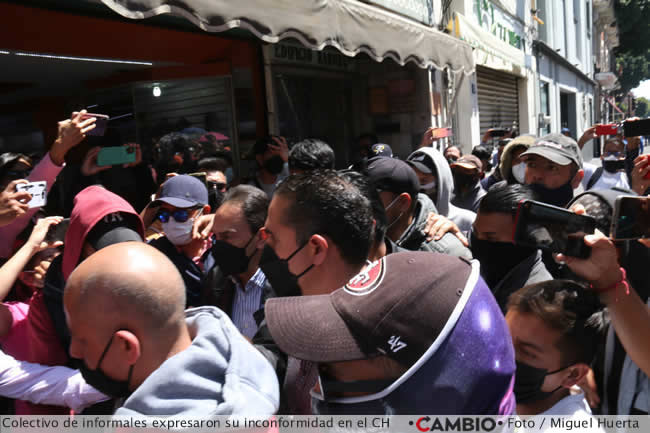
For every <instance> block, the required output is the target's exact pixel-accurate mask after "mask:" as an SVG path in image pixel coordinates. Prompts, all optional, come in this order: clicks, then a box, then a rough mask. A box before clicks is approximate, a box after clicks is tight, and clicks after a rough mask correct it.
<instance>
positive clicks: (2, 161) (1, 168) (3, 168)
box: [0, 152, 33, 179]
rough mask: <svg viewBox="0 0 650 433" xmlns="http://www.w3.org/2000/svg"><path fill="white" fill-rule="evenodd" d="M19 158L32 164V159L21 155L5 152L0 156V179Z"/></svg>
mask: <svg viewBox="0 0 650 433" xmlns="http://www.w3.org/2000/svg"><path fill="white" fill-rule="evenodd" d="M20 158H22V159H24V160H25V161H27V162H29V163H30V164H33V162H32V158H30V157H29V156H27V155H25V154H23V153H13V152H5V153H3V154H2V155H0V179H2V178H3V177H5V175H6V173H7V172H8V171H9V169H10V168H11V166H12V165H14V163H16V162H18V160H19V159H20Z"/></svg>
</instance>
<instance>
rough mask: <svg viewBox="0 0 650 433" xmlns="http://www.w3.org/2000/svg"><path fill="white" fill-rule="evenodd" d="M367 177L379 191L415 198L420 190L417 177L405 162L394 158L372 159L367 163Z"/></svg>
mask: <svg viewBox="0 0 650 433" xmlns="http://www.w3.org/2000/svg"><path fill="white" fill-rule="evenodd" d="M368 177H369V178H370V180H371V181H372V183H373V184H374V185H375V188H377V190H379V191H390V192H393V193H395V194H402V193H404V192H406V193H408V194H409V195H410V196H411V197H412V198H415V197H416V196H417V194H418V191H419V190H420V181H419V180H418V176H417V175H416V174H415V171H413V168H411V167H410V166H409V165H408V164H407V163H406V162H404V161H402V160H399V159H395V158H384V157H374V158H371V159H370V160H369V161H368Z"/></svg>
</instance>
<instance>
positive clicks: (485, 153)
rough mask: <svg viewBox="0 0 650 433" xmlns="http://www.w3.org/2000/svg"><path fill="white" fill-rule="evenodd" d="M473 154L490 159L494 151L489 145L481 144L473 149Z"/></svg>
mask: <svg viewBox="0 0 650 433" xmlns="http://www.w3.org/2000/svg"><path fill="white" fill-rule="evenodd" d="M472 155H474V156H475V157H477V158H478V159H490V158H491V157H492V151H491V150H490V149H488V147H487V146H483V145H480V146H476V147H475V148H474V149H472Z"/></svg>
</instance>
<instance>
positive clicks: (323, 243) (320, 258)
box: [309, 235, 329, 266]
mask: <svg viewBox="0 0 650 433" xmlns="http://www.w3.org/2000/svg"><path fill="white" fill-rule="evenodd" d="M309 250H310V251H311V253H312V256H313V260H312V263H313V264H314V265H316V266H318V265H322V264H323V263H324V262H325V259H326V258H327V251H328V250H329V242H328V241H327V239H325V237H323V236H321V235H312V237H311V238H309Z"/></svg>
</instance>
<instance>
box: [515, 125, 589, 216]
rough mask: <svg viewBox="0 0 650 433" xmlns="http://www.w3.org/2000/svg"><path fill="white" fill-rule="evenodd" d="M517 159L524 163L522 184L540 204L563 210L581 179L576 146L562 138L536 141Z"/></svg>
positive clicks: (552, 135) (579, 157)
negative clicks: (531, 190)
mask: <svg viewBox="0 0 650 433" xmlns="http://www.w3.org/2000/svg"><path fill="white" fill-rule="evenodd" d="M521 159H522V160H523V161H524V162H525V163H526V176H525V184H526V185H531V187H532V188H533V190H535V192H536V193H537V194H538V195H539V196H540V201H542V202H544V203H548V204H552V205H555V206H560V207H564V206H566V204H567V203H568V202H569V201H571V199H572V198H573V190H574V189H575V188H578V186H580V182H581V181H582V178H583V177H584V171H583V169H582V164H583V162H582V153H581V152H580V148H579V147H578V143H576V142H575V140H573V139H572V138H569V137H566V136H564V135H562V134H549V135H545V136H544V137H540V138H538V139H536V140H535V143H534V144H533V145H532V146H531V147H530V148H529V149H528V150H527V151H526V152H524V153H522V154H521Z"/></svg>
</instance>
